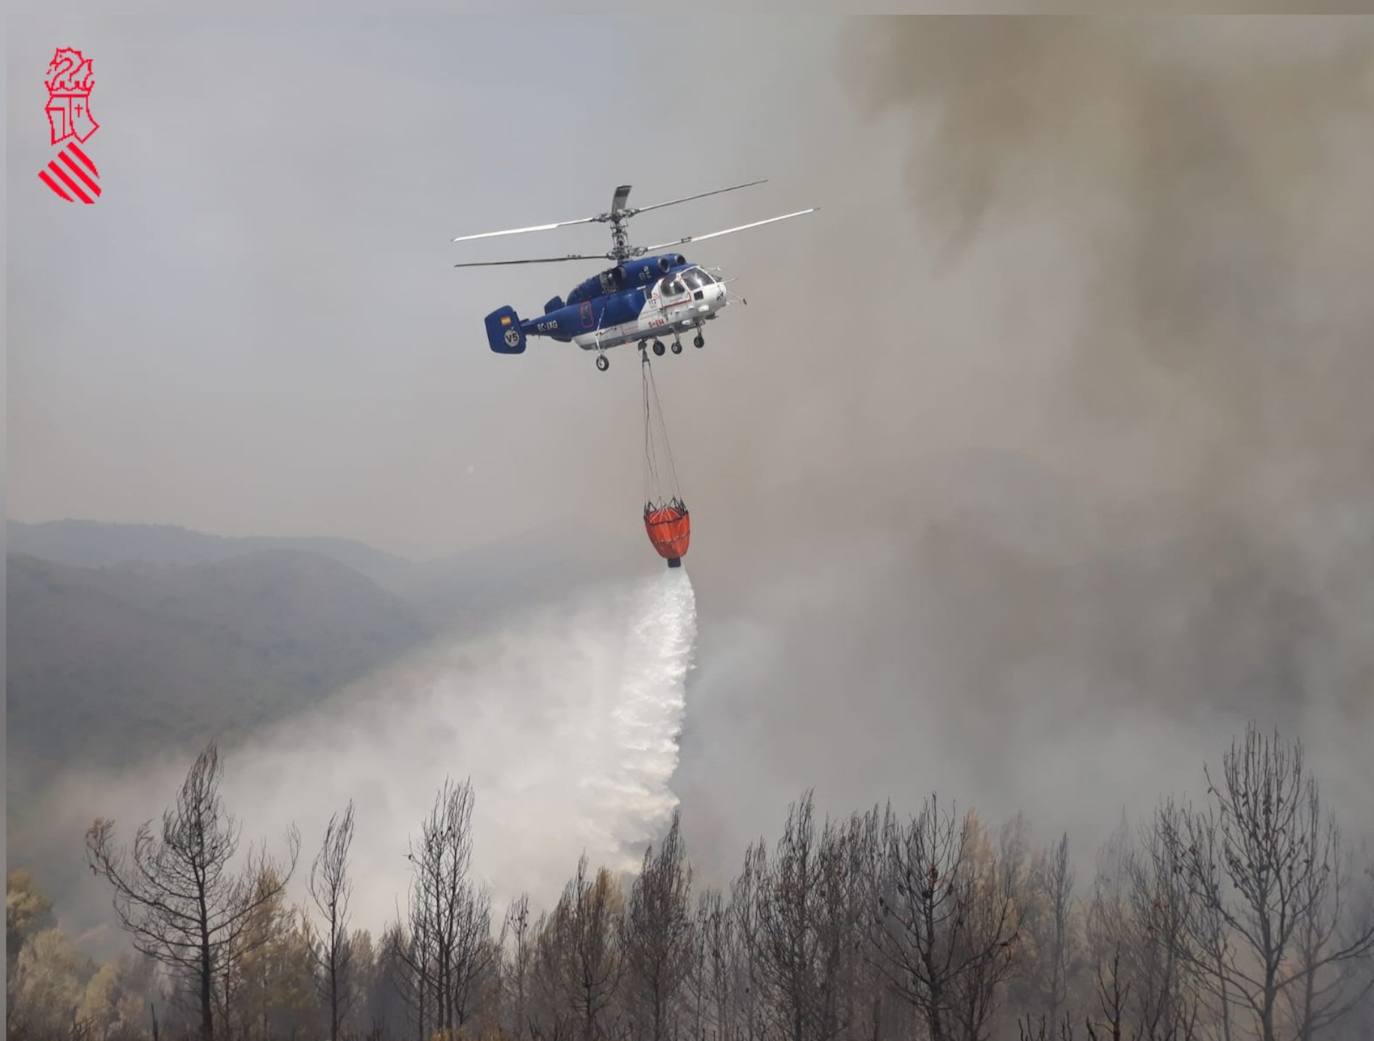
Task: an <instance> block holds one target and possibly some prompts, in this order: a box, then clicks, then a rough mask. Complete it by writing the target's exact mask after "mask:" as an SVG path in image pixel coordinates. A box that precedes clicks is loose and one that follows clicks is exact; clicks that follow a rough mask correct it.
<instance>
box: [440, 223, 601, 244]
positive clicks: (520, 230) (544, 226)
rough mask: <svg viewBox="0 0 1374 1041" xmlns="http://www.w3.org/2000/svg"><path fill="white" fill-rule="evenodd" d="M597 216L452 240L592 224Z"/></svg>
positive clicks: (463, 236) (486, 237)
mask: <svg viewBox="0 0 1374 1041" xmlns="http://www.w3.org/2000/svg"><path fill="white" fill-rule="evenodd" d="M598 219H599V218H597V217H578V218H577V220H560V221H554V222H553V223H552V224H531V225H530V226H529V227H528V228H506V229H505V230H504V231H482V232H478V233H477V234H476V235H459V236H458V237H457V238H456V239H454V240H453V241H454V242H467V241H469V240H471V239H490V238H495V237H496V236H497V235H523V234H524V233H525V232H527V231H552V230H553V229H554V228H566V227H567V226H568V225H569V224H592V223H594V222H595V221H596V220H598Z"/></svg>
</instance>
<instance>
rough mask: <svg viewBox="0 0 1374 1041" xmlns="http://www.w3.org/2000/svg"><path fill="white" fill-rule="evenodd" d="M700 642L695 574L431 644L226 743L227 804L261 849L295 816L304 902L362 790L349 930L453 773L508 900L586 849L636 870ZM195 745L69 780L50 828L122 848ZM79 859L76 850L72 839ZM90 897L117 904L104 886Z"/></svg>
mask: <svg viewBox="0 0 1374 1041" xmlns="http://www.w3.org/2000/svg"><path fill="white" fill-rule="evenodd" d="M695 637H696V603H695V596H694V594H693V590H692V585H691V582H690V580H689V579H688V577H687V573H686V571H685V570H677V569H673V570H667V569H665V570H664V571H663V572H662V573H660V574H658V575H656V576H654V577H653V578H652V579H646V580H643V581H641V582H638V583H635V584H633V585H630V586H623V585H621V586H611V587H602V588H599V589H596V590H593V591H590V592H587V593H585V594H583V595H582V596H581V597H579V598H578V599H576V600H574V601H573V602H571V603H567V604H562V605H558V606H546V607H543V608H541V609H540V610H539V611H537V612H535V613H533V614H530V615H527V616H522V617H519V618H518V619H516V620H513V621H512V622H511V624H509V625H507V626H504V627H503V628H502V629H501V630H500V631H499V632H495V633H493V634H490V635H486V636H483V637H482V638H480V639H460V640H456V641H451V642H446V641H438V642H436V644H435V645H433V646H431V647H430V648H428V649H426V650H425V651H424V652H423V653H421V654H419V655H416V656H414V657H412V658H411V659H410V660H409V661H407V662H405V663H404V664H402V665H400V666H397V667H396V668H393V669H389V670H387V671H386V672H385V673H382V674H379V675H377V676H375V677H373V678H371V679H369V680H367V681H365V682H362V683H359V684H356V685H354V686H353V687H351V688H349V689H346V690H343V691H340V692H339V693H338V694H336V695H335V696H333V697H332V698H330V699H329V700H328V701H326V702H325V703H323V704H321V705H320V706H318V707H317V708H316V709H315V710H313V711H312V712H310V713H309V714H308V715H306V716H303V717H300V718H297V719H294V720H292V721H290V722H288V723H285V724H282V725H280V726H277V727H275V728H273V730H271V731H270V732H268V733H266V734H264V735H263V736H262V738H261V739H260V740H256V741H253V742H251V743H250V744H249V745H248V746H247V747H242V748H227V749H224V750H223V752H222V758H223V761H224V767H225V785H224V797H225V804H226V807H227V808H228V810H229V811H230V812H231V813H233V814H235V815H236V816H238V817H239V818H240V820H241V821H242V822H243V833H244V839H245V841H248V840H258V839H264V840H266V842H267V844H268V850H269V852H277V851H280V850H281V849H282V848H283V838H282V836H283V834H284V833H285V831H286V829H287V828H288V827H289V826H290V824H291V823H293V822H294V823H295V824H296V825H298V826H299V827H300V830H301V837H302V851H301V864H300V867H299V868H298V869H297V877H296V880H295V883H293V889H294V890H295V895H296V897H297V898H298V899H301V898H303V880H304V877H305V875H306V874H307V873H308V870H309V864H310V860H311V859H312V858H313V856H314V854H315V851H316V849H317V848H318V844H319V841H320V836H321V835H322V833H323V831H324V826H325V822H326V820H327V819H328V817H329V815H330V813H332V812H334V811H336V810H339V809H341V808H342V807H343V806H344V804H345V803H346V802H347V801H348V800H349V799H350V798H351V799H353V800H354V803H355V807H356V815H357V822H358V823H357V835H356V838H355V840H354V846H353V854H352V872H353V877H354V883H355V895H354V901H353V903H354V908H355V915H356V920H357V925H359V926H361V927H367V928H370V929H372V930H374V932H375V931H376V930H379V929H380V928H382V927H383V926H384V924H385V923H386V922H387V921H388V920H390V919H391V918H392V917H394V915H395V913H396V909H397V907H398V906H404V902H405V893H406V890H407V880H408V877H409V876H408V870H409V865H408V863H407V861H406V859H405V853H406V850H407V844H408V842H409V840H410V838H411V837H412V836H415V835H418V832H419V823H420V820H421V818H422V817H423V816H424V815H425V813H426V812H427V811H428V809H429V808H430V806H431V804H432V802H433V800H434V797H435V793H436V791H437V790H438V788H439V786H440V785H441V784H442V782H443V780H444V778H445V776H446V775H447V776H452V777H454V778H455V779H457V780H462V779H464V778H471V780H472V784H473V788H474V792H475V796H476V799H475V807H474V812H473V831H474V854H473V864H474V869H475V871H476V872H477V874H478V876H479V877H480V878H481V879H482V880H484V881H485V882H486V883H487V884H488V885H489V887H490V889H491V892H492V897H493V902H494V905H495V909H496V911H497V912H498V913H499V912H500V911H501V910H502V909H504V907H505V905H506V903H507V902H508V901H509V900H511V899H512V898H514V897H516V896H518V895H519V894H520V893H521V892H528V893H529V894H530V896H531V898H532V900H534V901H535V903H536V904H539V905H543V906H549V905H551V903H552V902H553V901H554V900H555V899H556V898H557V895H558V892H559V891H560V889H561V887H562V885H563V883H564V882H565V881H566V879H567V878H569V877H570V876H571V875H572V873H573V870H574V869H575V867H576V862H577V858H578V856H579V855H581V854H582V853H583V852H584V851H585V852H586V853H587V855H588V857H589V858H590V860H591V862H592V863H593V864H594V865H595V864H602V865H605V866H606V867H608V868H611V869H612V870H632V869H634V868H635V867H637V865H638V862H639V859H640V858H641V857H642V855H643V850H644V845H645V843H647V842H651V841H653V840H654V839H655V838H656V837H657V836H658V834H659V833H660V832H661V830H663V829H664V828H665V827H666V825H667V822H668V820H669V818H670V816H671V814H672V811H673V809H674V807H675V806H676V805H677V797H676V796H675V795H674V794H673V792H672V790H671V789H670V787H669V784H670V782H671V780H672V777H673V773H674V771H675V770H676V768H677V762H678V743H677V741H678V732H679V730H680V728H681V725H682V718H683V713H684V707H685V700H684V695H685V687H686V677H687V672H688V670H689V669H690V668H691V666H692V650H693V645H694V642H695ZM193 754H194V750H188V751H184V752H182V753H181V754H180V755H178V756H177V757H176V758H175V759H168V760H167V761H165V762H161V763H158V764H148V765H147V766H146V767H143V768H139V769H137V770H131V771H126V772H123V773H121V774H119V775H116V776H110V775H100V776H92V775H89V774H88V775H84V776H80V777H72V778H70V779H69V780H68V781H67V782H66V783H65V784H64V785H63V786H62V788H61V789H60V791H59V792H58V793H57V795H56V797H55V799H54V804H55V808H54V814H53V815H52V816H53V818H54V824H55V830H54V834H60V835H61V842H62V844H63V845H64V846H67V845H72V844H73V838H75V839H76V841H77V842H79V836H80V835H81V833H82V831H83V829H84V825H85V824H86V823H89V821H90V819H91V818H92V817H94V816H97V815H100V816H106V817H114V818H115V819H116V821H117V834H118V836H119V838H120V840H121V841H126V840H128V839H129V838H130V837H131V835H132V832H133V829H134V828H135V827H136V826H137V824H138V823H139V822H141V821H143V820H145V819H148V818H150V817H156V816H157V815H159V814H160V813H161V811H162V809H163V808H164V807H166V806H168V805H169V804H170V803H171V801H172V799H173V796H174V795H175V792H176V789H177V787H178V786H179V784H180V782H181V779H182V778H183V777H184V775H185V771H186V769H187V767H188V766H189V763H190V759H191V756H192V755H193ZM58 829H60V830H58ZM68 855H69V856H72V857H73V858H75V859H77V860H79V859H80V853H79V852H78V851H77V849H76V848H71V849H70V851H69V853H68ZM87 877H88V878H89V876H87ZM83 889H85V890H88V891H90V893H91V894H92V896H93V897H96V898H98V899H99V900H100V901H101V902H104V901H107V900H108V893H107V892H105V890H104V887H102V886H100V885H99V884H98V883H96V882H95V881H94V880H93V879H92V880H90V881H89V884H88V885H86V886H84V887H83ZM82 903H83V904H84V903H85V901H82ZM94 906H95V905H94V904H92V905H91V907H92V909H94ZM105 906H108V904H107V903H106V904H105ZM74 910H75V909H74ZM81 917H84V915H81Z"/></svg>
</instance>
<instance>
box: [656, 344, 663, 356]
mask: <svg viewBox="0 0 1374 1041" xmlns="http://www.w3.org/2000/svg"><path fill="white" fill-rule="evenodd" d="M654 353H655V354H657V355H658V356H659V357H660V358H662V357H663V341H662V340H655V341H654Z"/></svg>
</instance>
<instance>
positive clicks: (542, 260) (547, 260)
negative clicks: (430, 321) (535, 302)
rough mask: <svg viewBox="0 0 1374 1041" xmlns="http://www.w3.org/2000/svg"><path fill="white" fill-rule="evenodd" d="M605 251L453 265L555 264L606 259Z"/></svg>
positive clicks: (473, 261) (475, 261)
mask: <svg viewBox="0 0 1374 1041" xmlns="http://www.w3.org/2000/svg"><path fill="white" fill-rule="evenodd" d="M607 259H609V258H608V256H607V254H605V253H569V254H568V255H567V256H566V257H531V258H528V259H525V260H470V261H467V262H466V263H463V264H454V265H453V266H454V267H502V266H504V265H506V264H557V263H559V262H560V261H564V260H607Z"/></svg>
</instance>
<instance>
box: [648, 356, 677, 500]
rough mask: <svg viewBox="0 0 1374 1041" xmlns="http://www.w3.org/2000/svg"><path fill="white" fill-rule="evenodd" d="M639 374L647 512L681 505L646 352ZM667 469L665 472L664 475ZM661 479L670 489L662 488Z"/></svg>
mask: <svg viewBox="0 0 1374 1041" xmlns="http://www.w3.org/2000/svg"><path fill="white" fill-rule="evenodd" d="M640 357H641V359H642V364H641V365H640V374H641V377H642V383H643V386H644V503H645V506H646V508H655V507H660V506H664V505H667V504H668V503H669V502H672V503H673V504H676V505H678V506H681V505H682V498H681V494H680V491H679V489H680V486H679V484H678V478H677V466H676V465H675V464H674V462H673V448H672V445H671V444H670V443H669V441H668V428H667V426H666V424H665V423H664V421H663V403H662V402H661V401H660V400H659V396H658V386H657V384H656V383H655V382H654V369H653V365H652V364H651V363H650V361H649V355H648V352H647V351H646V352H644V353H642V354H641V356H640ZM665 465H666V472H665ZM664 478H667V479H668V480H669V481H670V482H671V485H670V487H667V488H665V487H664Z"/></svg>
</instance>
